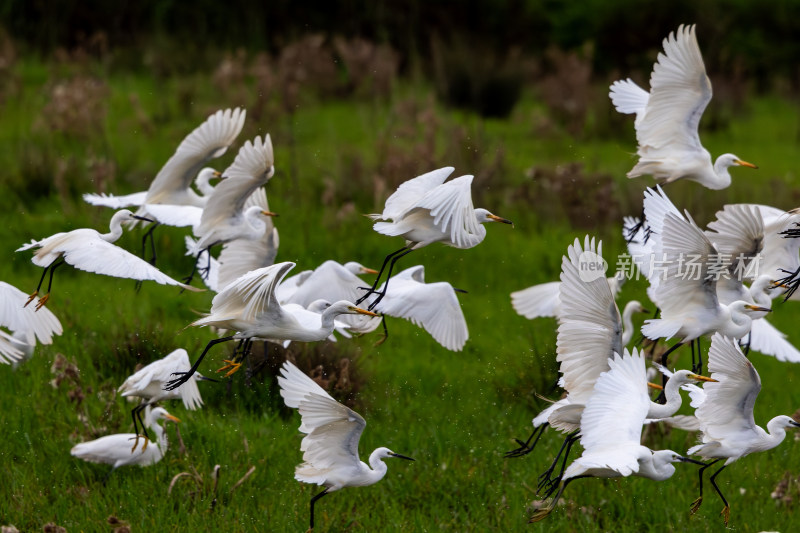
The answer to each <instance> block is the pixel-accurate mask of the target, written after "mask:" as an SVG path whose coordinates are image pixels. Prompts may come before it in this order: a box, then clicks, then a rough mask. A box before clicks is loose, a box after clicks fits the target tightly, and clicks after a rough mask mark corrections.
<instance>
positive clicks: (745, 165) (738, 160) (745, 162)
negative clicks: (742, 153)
mask: <svg viewBox="0 0 800 533" xmlns="http://www.w3.org/2000/svg"><path fill="white" fill-rule="evenodd" d="M733 162H734V163H736V164H737V165H739V166H740V167H747V168H758V167H757V166H755V165H754V164H753V163H748V162H747V161H742V160H741V159H734V160H733Z"/></svg>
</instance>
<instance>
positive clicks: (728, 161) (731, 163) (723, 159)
mask: <svg viewBox="0 0 800 533" xmlns="http://www.w3.org/2000/svg"><path fill="white" fill-rule="evenodd" d="M716 166H720V167H723V168H724V167H747V168H758V167H757V166H756V165H754V164H753V163H748V162H747V161H744V160H742V159H739V157H738V156H736V155H734V154H722V155H721V156H719V157H718V158H717V161H716Z"/></svg>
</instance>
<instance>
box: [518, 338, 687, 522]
mask: <svg viewBox="0 0 800 533" xmlns="http://www.w3.org/2000/svg"><path fill="white" fill-rule="evenodd" d="M608 366H609V370H608V371H607V372H604V373H602V374H601V375H600V376H599V377H598V378H597V380H596V381H595V384H594V389H593V392H592V395H591V396H590V397H589V401H588V403H587V404H586V407H585V408H584V409H583V411H582V414H581V417H580V430H581V437H580V440H581V445H582V446H583V448H584V452H583V455H581V456H580V457H579V458H577V459H575V460H574V461H573V462H572V463H571V464H570V465H569V467H568V468H567V469H566V471H565V472H564V475H563V477H562V478H561V481H560V483H559V485H558V491H557V492H556V495H555V496H554V497H553V499H552V500H550V502H549V503H548V505H546V506H545V507H542V508H540V509H538V510H536V512H534V514H533V516H531V519H530V522H538V521H540V520H543V519H544V518H546V517H547V516H548V515H549V514H550V513H551V512H552V510H553V508H554V507H555V505H556V503H557V502H558V500H559V498H560V497H561V495H562V494H563V492H564V489H565V488H566V487H567V485H569V483H570V482H572V481H574V480H576V479H579V478H582V477H603V478H615V477H628V476H631V475H633V476H640V477H645V478H648V479H652V480H655V481H663V480H665V479H669V478H670V477H672V474H674V473H675V467H674V466H673V463H675V462H677V461H688V462H696V461H693V460H692V459H689V458H687V457H682V456H681V455H680V454H678V453H677V452H674V451H672V450H658V451H653V450H651V449H650V448H648V447H647V446H642V444H641V438H642V427H643V425H644V423H645V419H646V418H647V417H649V416H650V411H651V410H652V409H651V406H652V402H651V401H650V398H649V397H648V395H647V372H646V370H645V364H644V357H642V355H641V354H639V353H638V352H637V350H636V349H634V350H633V353H632V354H628V352H627V350H625V354H624V356H622V357H620V356H619V355H617V354H614V357H613V358H612V359H610V360H609V362H608ZM670 382H672V380H670ZM701 464H702V463H701Z"/></svg>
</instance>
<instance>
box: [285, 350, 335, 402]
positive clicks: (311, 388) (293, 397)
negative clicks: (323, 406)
mask: <svg viewBox="0 0 800 533" xmlns="http://www.w3.org/2000/svg"><path fill="white" fill-rule="evenodd" d="M278 385H279V386H280V388H281V396H282V397H283V401H284V403H286V406H287V407H292V408H294V409H297V408H298V407H300V402H302V401H303V399H305V397H306V396H307V395H308V394H319V395H320V396H324V397H326V398H330V395H329V394H328V393H327V392H325V389H323V388H322V387H320V386H319V385H317V383H316V382H315V381H314V380H313V379H311V378H310V377H308V376H307V375H306V374H305V373H303V371H302V370H300V369H299V368H297V367H296V366H295V365H293V364H292V363H291V362H290V361H284V363H283V366H282V367H281V371H280V374H279V375H278Z"/></svg>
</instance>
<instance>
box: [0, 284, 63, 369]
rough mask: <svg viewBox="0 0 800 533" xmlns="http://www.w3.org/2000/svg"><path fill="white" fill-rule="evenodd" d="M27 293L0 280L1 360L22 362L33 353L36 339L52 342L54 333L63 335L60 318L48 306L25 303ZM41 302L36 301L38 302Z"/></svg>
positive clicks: (46, 342) (40, 341)
mask: <svg viewBox="0 0 800 533" xmlns="http://www.w3.org/2000/svg"><path fill="white" fill-rule="evenodd" d="M27 300H28V295H27V294H25V293H24V292H22V291H21V290H19V289H18V288H16V287H14V286H13V285H9V284H8V283H5V282H3V281H0V327H5V328H8V329H9V330H10V331H11V335H8V334H7V333H6V332H5V331H3V330H0V363H10V362H13V363H20V362H22V361H24V360H26V359H28V358H29V357H31V355H33V350H34V348H35V347H36V341H37V340H38V341H39V343H41V344H52V343H53V335H61V334H62V333H63V332H64V330H63V328H62V327H61V322H60V321H59V320H58V318H56V316H55V315H54V314H53V313H51V312H50V310H49V309H47V308H44V309H40V310H39V312H36V311H35V309H34V308H31V307H25V303H26V302H27ZM38 304H39V302H38V301H37V302H36V305H37V306H38Z"/></svg>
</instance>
